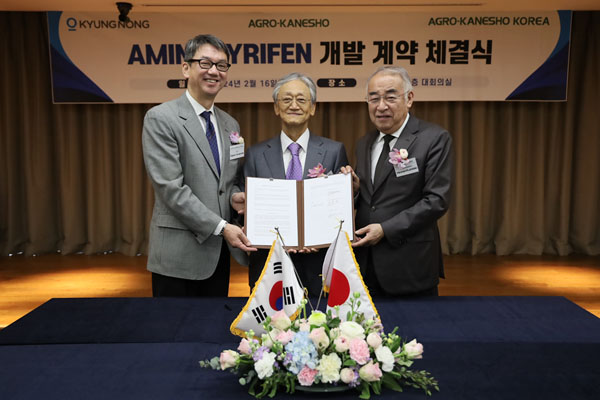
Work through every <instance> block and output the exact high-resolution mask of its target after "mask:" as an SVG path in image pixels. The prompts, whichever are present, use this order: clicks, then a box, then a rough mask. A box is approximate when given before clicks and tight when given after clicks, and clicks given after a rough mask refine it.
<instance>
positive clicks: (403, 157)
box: [390, 149, 408, 168]
mask: <svg viewBox="0 0 600 400" xmlns="http://www.w3.org/2000/svg"><path fill="white" fill-rule="evenodd" d="M390 163H391V164H394V165H399V166H400V168H404V167H406V164H408V151H407V150H406V149H400V150H398V149H392V151H390Z"/></svg>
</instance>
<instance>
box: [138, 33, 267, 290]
mask: <svg viewBox="0 0 600 400" xmlns="http://www.w3.org/2000/svg"><path fill="white" fill-rule="evenodd" d="M229 67H230V64H229V51H228V49H227V47H226V46H225V44H224V43H223V42H222V41H221V40H220V39H218V38H216V37H215V36H212V35H198V36H196V37H194V38H193V39H190V40H189V41H188V42H187V44H186V47H185V62H184V63H183V66H182V70H183V76H184V77H185V78H187V82H188V84H187V91H186V92H185V93H184V94H183V95H182V96H181V97H179V98H178V99H176V100H172V101H169V102H167V103H163V104H160V105H158V106H156V107H153V108H152V109H150V110H149V111H148V113H147V114H146V117H145V118H144V131H143V135H142V145H143V152H144V162H145V164H146V170H147V172H148V175H149V176H150V180H151V181H152V186H153V187H154V193H155V200H154V210H153V213H152V221H151V223H150V240H149V255H148V270H149V271H151V272H152V293H153V295H154V296H227V293H228V287H229V264H230V252H231V254H232V255H233V256H234V257H235V258H236V260H238V261H239V262H240V263H245V262H246V258H247V257H246V253H245V251H254V250H256V249H254V248H252V247H251V244H250V242H249V240H248V238H247V237H246V236H245V235H244V233H243V231H242V229H241V228H240V227H238V226H236V225H234V224H231V223H228V221H229V220H230V218H231V204H230V202H229V200H230V199H231V196H232V194H233V193H235V192H239V190H240V189H239V188H238V187H237V186H236V185H235V182H236V179H237V178H236V174H237V173H238V172H241V171H240V170H241V164H240V160H239V159H238V158H235V155H232V152H231V151H230V147H231V146H232V144H231V142H230V139H229V135H230V134H231V133H234V132H237V133H238V134H239V130H240V127H239V125H238V123H237V121H236V120H234V119H233V118H232V117H231V116H229V115H228V114H227V113H225V112H224V111H222V110H221V109H219V108H218V107H215V106H214V104H213V103H214V100H215V97H216V96H217V94H218V93H219V91H220V90H221V89H222V88H223V86H225V83H226V82H227V71H228V69H229ZM242 155H243V154H242Z"/></svg>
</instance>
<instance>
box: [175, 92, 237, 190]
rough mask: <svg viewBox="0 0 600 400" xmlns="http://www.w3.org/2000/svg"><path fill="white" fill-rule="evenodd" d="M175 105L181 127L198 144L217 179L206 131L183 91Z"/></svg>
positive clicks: (215, 165)
mask: <svg viewBox="0 0 600 400" xmlns="http://www.w3.org/2000/svg"><path fill="white" fill-rule="evenodd" d="M177 105H178V107H179V118H181V119H182V120H183V121H184V122H183V128H184V129H185V130H186V131H187V133H188V134H189V135H190V136H191V138H192V140H194V142H195V143H196V146H198V149H199V150H200V153H202V155H203V156H204V158H205V160H206V163H207V164H208V165H209V166H210V169H211V170H212V172H213V174H214V176H215V178H217V179H219V174H218V171H217V164H215V159H214V157H213V155H212V151H211V150H210V144H209V143H208V139H207V138H206V132H205V131H204V129H203V128H202V124H201V123H200V120H199V118H200V117H199V116H198V115H196V113H195V112H194V108H193V107H192V105H191V104H190V102H189V100H188V99H187V97H186V96H185V93H184V94H183V95H182V96H181V97H180V98H179V99H177ZM228 151H229V150H228Z"/></svg>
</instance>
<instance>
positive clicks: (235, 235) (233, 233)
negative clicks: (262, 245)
mask: <svg viewBox="0 0 600 400" xmlns="http://www.w3.org/2000/svg"><path fill="white" fill-rule="evenodd" d="M223 237H224V238H225V240H227V243H229V244H230V245H231V246H233V247H237V248H238V249H241V250H244V251H256V250H257V248H256V247H252V243H250V240H248V238H247V237H246V235H245V234H244V231H243V230H242V228H240V227H239V226H237V225H234V224H225V228H224V229H223Z"/></svg>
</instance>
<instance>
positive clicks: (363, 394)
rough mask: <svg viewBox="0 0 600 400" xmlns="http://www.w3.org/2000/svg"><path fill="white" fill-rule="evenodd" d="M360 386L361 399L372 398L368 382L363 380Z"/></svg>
mask: <svg viewBox="0 0 600 400" xmlns="http://www.w3.org/2000/svg"><path fill="white" fill-rule="evenodd" d="M360 387H361V388H362V390H361V392H360V396H358V397H360V398H361V399H365V400H368V399H370V398H371V390H369V384H368V383H367V382H363V383H362V384H361V385H360Z"/></svg>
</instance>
